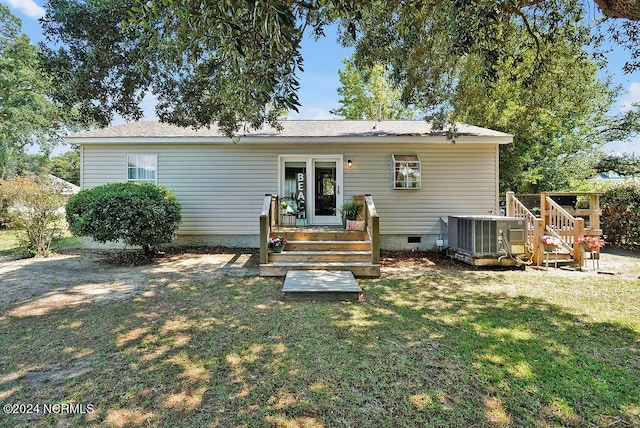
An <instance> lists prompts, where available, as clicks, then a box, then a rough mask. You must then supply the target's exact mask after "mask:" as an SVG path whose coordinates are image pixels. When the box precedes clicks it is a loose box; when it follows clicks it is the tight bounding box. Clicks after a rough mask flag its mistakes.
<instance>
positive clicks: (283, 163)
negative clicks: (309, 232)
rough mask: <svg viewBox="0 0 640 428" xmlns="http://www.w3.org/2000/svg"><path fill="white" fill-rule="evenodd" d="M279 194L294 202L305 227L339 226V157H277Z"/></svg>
mask: <svg viewBox="0 0 640 428" xmlns="http://www.w3.org/2000/svg"><path fill="white" fill-rule="evenodd" d="M280 195H281V196H284V197H287V198H293V199H295V201H296V203H297V216H298V219H303V218H304V219H306V224H313V225H337V224H341V223H342V218H341V215H340V206H341V205H342V155H331V156H328V155H318V156H296V155H293V156H286V155H283V156H280Z"/></svg>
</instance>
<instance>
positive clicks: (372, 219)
mask: <svg viewBox="0 0 640 428" xmlns="http://www.w3.org/2000/svg"><path fill="white" fill-rule="evenodd" d="M364 202H365V206H366V208H365V211H368V222H367V227H368V229H369V237H370V239H371V263H372V264H374V265H377V264H380V217H379V216H378V211H377V210H376V205H375V203H374V202H373V197H372V196H371V195H365V197H364Z"/></svg>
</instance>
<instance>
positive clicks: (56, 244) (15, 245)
mask: <svg viewBox="0 0 640 428" xmlns="http://www.w3.org/2000/svg"><path fill="white" fill-rule="evenodd" d="M20 233H22V232H21V231H20V230H14V229H10V230H0V255H7V254H13V253H17V252H19V251H20V239H19V234H20ZM81 242H82V241H81V239H80V238H78V237H75V236H72V235H71V233H70V232H69V231H68V230H66V229H65V230H64V233H63V236H62V238H60V239H56V240H55V241H53V244H52V249H53V250H54V251H55V250H56V249H60V248H65V247H73V246H77V245H80V243H81Z"/></svg>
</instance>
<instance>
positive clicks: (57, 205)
mask: <svg viewBox="0 0 640 428" xmlns="http://www.w3.org/2000/svg"><path fill="white" fill-rule="evenodd" d="M0 199H3V200H4V201H5V202H3V204H6V205H4V206H5V207H6V208H7V210H6V212H7V214H5V215H3V217H5V218H8V219H10V220H11V226H12V227H14V228H16V229H21V233H20V235H19V240H20V246H21V247H22V249H23V252H24V253H26V254H28V255H31V256H34V255H38V256H48V255H49V254H50V253H51V243H52V242H53V240H54V239H56V238H58V237H60V235H61V232H62V228H61V221H62V217H63V216H62V206H63V205H64V200H65V197H64V195H62V189H60V188H59V187H57V186H55V184H54V183H52V181H51V179H50V178H48V177H46V176H36V175H27V176H14V177H12V178H11V179H9V180H0ZM4 221H6V220H3V222H4Z"/></svg>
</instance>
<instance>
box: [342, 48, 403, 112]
mask: <svg viewBox="0 0 640 428" xmlns="http://www.w3.org/2000/svg"><path fill="white" fill-rule="evenodd" d="M343 64H344V70H338V76H339V78H340V84H341V86H340V87H339V88H338V96H339V97H340V98H339V99H338V103H339V104H340V107H338V108H337V109H335V110H332V111H331V114H334V115H336V116H339V117H341V118H343V119H351V120H360V119H370V120H375V119H378V114H379V115H380V119H412V118H413V116H414V110H413V109H411V108H407V107H405V106H403V105H402V104H401V103H400V91H399V90H398V89H395V88H393V87H391V84H390V83H389V79H388V76H387V73H386V72H385V69H384V67H383V66H382V64H375V65H374V66H373V67H372V68H367V69H358V68H357V67H356V66H355V65H354V64H353V62H352V61H349V60H348V59H345V60H344V61H343Z"/></svg>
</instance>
